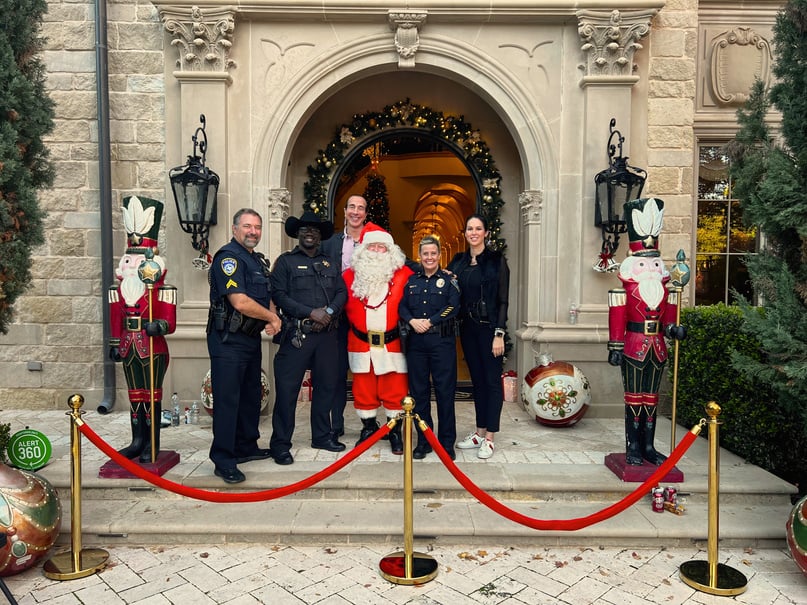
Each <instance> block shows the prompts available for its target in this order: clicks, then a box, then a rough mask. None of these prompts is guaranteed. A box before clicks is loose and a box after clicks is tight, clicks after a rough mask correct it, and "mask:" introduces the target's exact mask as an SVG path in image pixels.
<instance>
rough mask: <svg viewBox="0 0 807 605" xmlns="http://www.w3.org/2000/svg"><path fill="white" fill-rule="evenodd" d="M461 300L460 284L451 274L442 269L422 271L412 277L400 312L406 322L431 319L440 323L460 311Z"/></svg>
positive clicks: (434, 325) (436, 324) (435, 325)
mask: <svg viewBox="0 0 807 605" xmlns="http://www.w3.org/2000/svg"><path fill="white" fill-rule="evenodd" d="M459 304H460V291H459V286H458V285H457V282H456V281H455V280H454V279H453V278H452V277H451V275H449V274H448V273H446V272H445V271H443V270H442V269H438V270H437V272H435V273H434V275H431V276H427V275H426V273H424V272H423V271H420V272H419V273H415V274H414V275H412V276H410V277H409V281H408V282H407V283H406V291H405V293H404V298H403V299H402V301H401V305H400V309H399V312H400V314H401V319H403V320H404V321H405V322H406V323H409V320H410V319H428V320H429V321H430V322H431V324H432V326H433V327H437V326H439V325H440V324H441V323H443V322H445V321H447V320H449V319H451V318H453V317H455V316H456V315H457V314H458V312H459Z"/></svg>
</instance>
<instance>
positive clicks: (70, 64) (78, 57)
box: [42, 50, 95, 73]
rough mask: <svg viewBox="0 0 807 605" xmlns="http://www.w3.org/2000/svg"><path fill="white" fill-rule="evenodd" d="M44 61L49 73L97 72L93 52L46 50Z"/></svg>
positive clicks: (43, 54) (43, 55)
mask: <svg viewBox="0 0 807 605" xmlns="http://www.w3.org/2000/svg"><path fill="white" fill-rule="evenodd" d="M42 59H43V61H44V63H45V66H46V67H47V69H48V71H52V72H57V73H58V72H68V73H81V72H84V73H92V72H94V71H95V51H93V50H71V51H67V50H46V51H44V52H43V53H42Z"/></svg>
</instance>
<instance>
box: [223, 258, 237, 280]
mask: <svg viewBox="0 0 807 605" xmlns="http://www.w3.org/2000/svg"><path fill="white" fill-rule="evenodd" d="M237 269H238V261H237V260H235V259H234V258H233V257H232V256H228V257H226V258H222V259H221V270H222V271H223V272H224V275H226V276H228V277H229V276H230V275H232V274H233V273H235V272H236V270H237Z"/></svg>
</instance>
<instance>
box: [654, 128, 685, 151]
mask: <svg viewBox="0 0 807 605" xmlns="http://www.w3.org/2000/svg"><path fill="white" fill-rule="evenodd" d="M647 143H648V147H650V148H665V149H671V148H672V149H678V148H682V147H683V148H687V149H691V148H692V145H693V140H692V129H691V128H688V127H686V126H651V127H649V128H648V129H647Z"/></svg>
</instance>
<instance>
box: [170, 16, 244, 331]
mask: <svg viewBox="0 0 807 605" xmlns="http://www.w3.org/2000/svg"><path fill="white" fill-rule="evenodd" d="M234 14H235V13H234V10H233V9H232V8H231V7H229V8H228V7H221V8H219V7H211V8H204V9H202V8H199V7H197V6H193V7H179V6H163V7H161V8H160V18H161V19H162V22H163V25H164V27H165V30H166V31H167V32H168V33H169V34H170V35H171V36H172V39H171V46H173V47H174V48H176V50H177V60H176V70H175V71H174V72H173V75H174V78H176V80H177V82H178V83H179V87H180V94H179V107H178V108H176V111H172V109H174V108H168V107H167V108H166V115H167V116H168V119H167V120H166V128H167V133H166V141H167V163H168V164H169V166H178V165H182V164H184V163H185V160H186V157H187V156H188V155H190V154H191V153H192V152H193V143H192V142H191V138H192V137H193V135H194V133H195V132H196V129H197V128H198V127H199V126H200V121H199V117H200V115H202V114H204V116H205V119H206V127H205V134H206V136H207V152H206V162H205V163H206V165H207V167H208V168H210V169H211V170H212V171H214V172H215V173H217V174H218V175H219V177H220V179H221V183H220V185H219V194H218V200H217V213H216V214H217V216H216V219H217V225H218V226H217V227H213V228H212V229H211V234H210V248H211V250H210V252H211V254H212V253H215V251H216V249H217V248H219V247H220V246H221V245H222V244H224V243H225V242H227V241H229V239H230V235H231V231H230V227H229V225H230V221H231V218H232V214H233V212H234V209H233V208H231V207H230V203H229V194H228V191H229V189H228V178H227V87H228V86H229V84H230V83H231V82H232V78H231V77H230V73H229V70H230V69H231V68H233V67H234V66H235V64H234V62H233V61H232V60H231V59H230V57H229V55H230V48H231V47H232V36H233V30H234V28H235V22H234ZM166 86H170V83H166ZM167 96H168V95H167ZM172 115H176V117H177V118H178V119H176V120H171V119H170V118H171V116H172ZM182 237H187V236H185V234H182ZM180 249H182V250H184V247H183V248H180ZM185 259H186V257H185V255H184V254H183V257H182V258H181V259H179V258H178V259H176V260H175V261H174V262H175V267H176V269H178V270H177V272H176V273H175V276H176V279H177V280H181V281H182V283H181V284H178V285H179V288H180V298H181V300H182V301H183V304H185V305H187V306H186V308H195V307H197V306H199V307H205V313H206V304H207V298H208V291H207V280H202V279H196V278H195V277H196V276H195V275H194V273H195V272H186V271H183V270H182V269H183V268H184V266H185V265H186V264H187V262H188V261H187V260H185ZM177 265H181V266H177ZM188 301H199V303H200V304H199V305H196V304H194V303H189V302H188ZM202 301H204V304H201V303H202ZM186 317H187V316H186Z"/></svg>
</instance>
